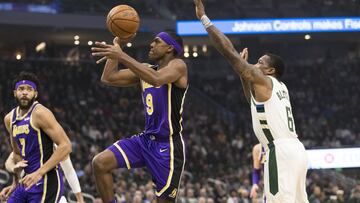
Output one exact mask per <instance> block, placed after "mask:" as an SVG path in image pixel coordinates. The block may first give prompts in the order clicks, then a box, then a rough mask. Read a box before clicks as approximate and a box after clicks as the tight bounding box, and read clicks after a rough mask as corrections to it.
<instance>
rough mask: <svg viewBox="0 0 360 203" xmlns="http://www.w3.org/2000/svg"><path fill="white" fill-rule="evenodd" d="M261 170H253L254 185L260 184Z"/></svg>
mask: <svg viewBox="0 0 360 203" xmlns="http://www.w3.org/2000/svg"><path fill="white" fill-rule="evenodd" d="M260 172H261V169H255V168H254V169H253V172H252V184H259V181H260Z"/></svg>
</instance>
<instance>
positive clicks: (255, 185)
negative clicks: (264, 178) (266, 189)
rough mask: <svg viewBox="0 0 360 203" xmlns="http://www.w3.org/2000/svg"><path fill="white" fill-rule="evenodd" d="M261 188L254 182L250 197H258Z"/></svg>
mask: <svg viewBox="0 0 360 203" xmlns="http://www.w3.org/2000/svg"><path fill="white" fill-rule="evenodd" d="M258 189H259V186H258V185H257V184H254V185H253V186H252V187H251V191H250V198H256V197H257V191H258Z"/></svg>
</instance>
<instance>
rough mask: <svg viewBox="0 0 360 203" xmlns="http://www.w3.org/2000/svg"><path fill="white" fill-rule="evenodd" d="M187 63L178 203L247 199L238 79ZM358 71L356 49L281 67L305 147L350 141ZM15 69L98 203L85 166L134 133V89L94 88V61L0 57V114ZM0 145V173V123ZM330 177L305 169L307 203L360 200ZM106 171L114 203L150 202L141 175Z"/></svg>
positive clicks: (248, 134)
mask: <svg viewBox="0 0 360 203" xmlns="http://www.w3.org/2000/svg"><path fill="white" fill-rule="evenodd" d="M217 57H219V56H217ZM219 61H220V62H219ZM187 63H188V66H189V70H190V90H189V92H188V95H187V98H186V102H185V107H184V122H183V125H184V132H183V135H184V140H185V143H186V167H185V173H184V176H183V178H182V180H181V189H180V191H179V202H181V203H205V202H207V203H210V202H227V203H235V202H238V203H247V202H251V200H250V198H249V192H250V189H251V185H252V183H251V171H252V158H251V151H252V146H253V145H255V144H256V143H257V140H256V138H255V136H254V134H253V131H252V124H251V117H250V108H249V106H248V104H247V102H246V101H245V99H244V97H243V93H242V88H241V83H240V81H239V79H238V77H237V76H236V75H235V74H234V73H233V72H232V71H231V68H230V67H229V66H228V65H223V67H221V68H224V69H225V70H227V71H228V72H227V73H225V74H216V71H212V72H213V74H203V73H204V71H206V70H208V71H209V70H211V69H212V70H213V69H214V68H215V67H214V64H217V63H223V64H226V62H225V61H224V60H223V59H220V58H216V57H215V58H214V57H211V58H210V57H208V58H206V57H204V58H200V59H194V60H187ZM197 67H202V68H198V69H196V68H197ZM359 67H360V57H359V55H357V54H356V53H349V54H347V55H343V56H341V57H325V56H324V57H323V58H317V59H314V60H310V61H309V60H299V61H297V62H292V63H288V70H287V72H286V75H285V77H284V82H285V83H286V84H287V86H288V89H289V92H290V99H291V102H292V105H293V111H294V118H295V123H296V130H297V132H298V134H299V137H300V139H301V141H302V142H303V143H304V144H305V146H306V147H307V148H314V147H340V146H359V145H360V140H359V139H357V138H359V137H360V125H359V116H358V115H360V112H359V108H356V107H357V102H358V101H359V99H360V98H359V92H360V85H359V84H358V81H359V79H360V78H359V77H360V69H359ZM216 68H220V67H216ZM21 70H28V71H32V72H34V73H36V74H37V75H38V77H39V79H40V81H41V85H40V88H39V93H40V99H39V101H40V102H41V103H42V104H44V105H45V106H47V107H48V108H50V109H51V110H52V111H53V112H54V114H55V116H56V118H57V119H58V120H59V122H60V123H61V124H62V126H63V127H64V129H65V131H66V132H67V135H68V136H69V137H70V139H71V142H72V147H73V152H72V154H71V159H72V161H73V164H74V167H75V169H76V172H77V175H78V177H79V179H80V183H81V187H82V190H83V192H86V193H89V194H92V195H94V196H95V197H98V193H97V192H96V188H95V184H94V178H93V175H92V168H91V160H92V158H93V157H94V156H95V155H96V154H97V153H99V152H101V151H102V150H104V149H105V148H106V147H108V146H109V145H111V144H112V143H113V142H114V141H116V140H118V139H121V138H125V137H128V136H131V135H133V134H135V133H138V132H141V131H142V129H143V126H144V118H143V114H144V112H143V109H142V108H143V105H142V100H141V94H140V88H139V87H129V88H113V87H107V86H104V85H102V84H101V83H100V76H101V71H102V67H100V66H96V65H94V63H88V62H83V63H71V64H70V63H68V62H56V61H54V62H49V61H44V60H34V61H11V60H2V61H0V81H1V83H0V116H1V117H4V116H5V114H6V113H7V112H9V111H10V110H11V109H12V108H13V107H14V106H15V105H16V103H15V101H14V99H13V98H12V90H13V87H12V80H11V78H14V76H15V75H16V74H18V73H19V72H20V71H21ZM225 72H226V71H225ZM219 109H221V112H219ZM0 140H1V143H2V144H1V145H0V152H1V153H0V168H1V169H4V162H5V159H6V157H7V156H8V154H9V153H10V145H9V144H8V140H9V139H8V134H7V133H6V130H5V128H4V126H3V125H1V126H0ZM332 172H333V171H329V173H327V172H326V171H325V172H324V171H322V172H319V171H316V170H311V171H309V173H308V177H307V191H308V195H309V199H310V202H311V203H318V202H329V203H335V202H339V203H340V202H351V203H355V202H360V184H353V185H351V186H349V185H348V184H347V181H348V179H349V178H350V179H352V180H360V176H359V173H357V172H356V170H343V171H341V172H339V171H338V172H336V175H329V174H330V173H332ZM114 174H115V183H116V187H115V188H116V195H117V197H118V199H119V202H154V201H155V200H154V199H155V195H154V190H153V189H154V188H153V184H152V182H151V177H150V176H149V173H148V172H147V171H146V169H135V170H132V171H127V170H125V169H119V170H116V171H115V172H114ZM3 186H4V185H0V188H1V187H3ZM261 188H262V187H261ZM67 191H68V190H67ZM261 198H262V197H261V195H259V197H258V199H259V200H261ZM97 201H99V202H100V200H97Z"/></svg>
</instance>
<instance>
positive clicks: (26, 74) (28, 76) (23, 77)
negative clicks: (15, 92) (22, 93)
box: [13, 71, 40, 91]
mask: <svg viewBox="0 0 360 203" xmlns="http://www.w3.org/2000/svg"><path fill="white" fill-rule="evenodd" d="M21 80H29V81H31V82H33V83H35V85H36V87H37V91H39V85H40V82H39V79H38V77H37V76H36V75H35V74H34V73H30V72H26V71H21V72H20V73H19V75H17V76H16V77H15V79H14V80H13V87H14V89H15V85H16V83H17V82H19V81H21Z"/></svg>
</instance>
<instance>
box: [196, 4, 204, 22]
mask: <svg viewBox="0 0 360 203" xmlns="http://www.w3.org/2000/svg"><path fill="white" fill-rule="evenodd" d="M194 3H195V9H196V16H197V18H198V19H199V20H200V19H201V17H202V16H203V15H205V8H204V4H203V3H202V0H194Z"/></svg>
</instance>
